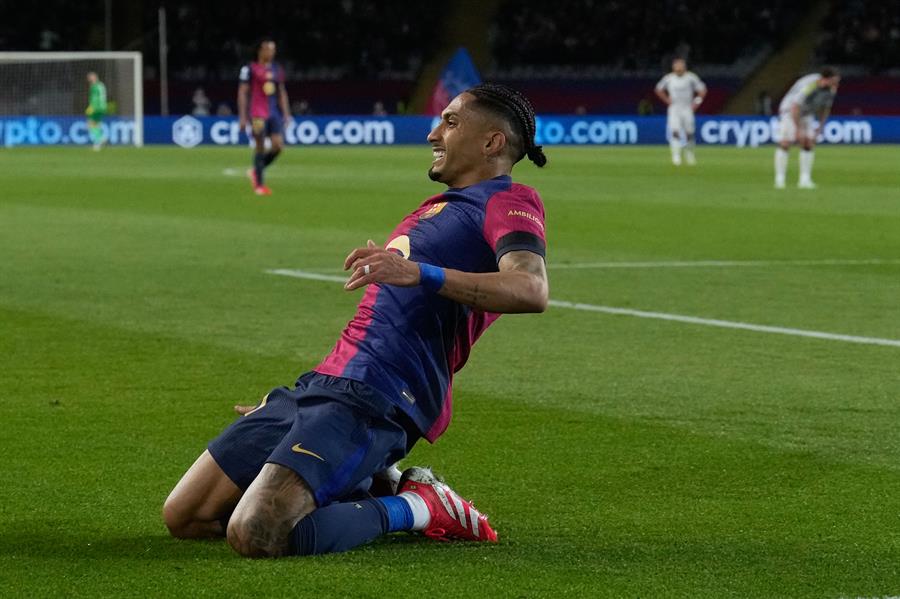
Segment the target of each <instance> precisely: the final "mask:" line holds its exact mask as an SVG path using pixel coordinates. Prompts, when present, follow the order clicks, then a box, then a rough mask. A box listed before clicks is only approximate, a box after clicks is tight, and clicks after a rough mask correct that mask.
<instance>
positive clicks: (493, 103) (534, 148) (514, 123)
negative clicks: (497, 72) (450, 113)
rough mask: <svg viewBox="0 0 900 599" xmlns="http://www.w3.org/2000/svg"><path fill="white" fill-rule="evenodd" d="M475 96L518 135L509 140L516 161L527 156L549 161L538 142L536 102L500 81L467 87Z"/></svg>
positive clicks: (540, 163) (539, 162)
mask: <svg viewBox="0 0 900 599" xmlns="http://www.w3.org/2000/svg"><path fill="white" fill-rule="evenodd" d="M466 93H468V94H472V95H473V96H475V99H476V102H477V104H478V105H480V106H482V107H484V108H487V109H488V110H490V111H491V112H493V113H495V114H497V115H498V116H500V117H502V118H503V119H504V120H506V121H507V122H508V123H509V125H510V127H511V128H512V130H513V133H514V134H515V136H516V137H517V138H518V139H515V140H510V141H511V142H512V144H513V145H514V146H517V147H516V148H515V149H516V150H518V151H517V152H516V160H515V161H516V162H518V161H520V160H522V158H524V157H525V156H528V159H529V160H531V161H532V162H533V163H535V164H536V165H537V166H544V165H545V164H547V157H546V156H544V150H543V148H542V146H538V145H535V143H534V135H535V132H536V128H537V127H536V125H535V120H534V106H532V105H531V102H529V101H528V98H526V97H525V96H524V95H522V94H521V93H520V92H518V91H516V90H514V89H512V88H511V87H507V86H505V85H500V84H499V83H482V84H480V85H476V86H475V87H472V88H469V89H467V90H466Z"/></svg>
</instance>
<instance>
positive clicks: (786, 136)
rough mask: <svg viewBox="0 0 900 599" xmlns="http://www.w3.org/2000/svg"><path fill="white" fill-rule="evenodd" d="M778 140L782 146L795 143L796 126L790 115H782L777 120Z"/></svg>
mask: <svg viewBox="0 0 900 599" xmlns="http://www.w3.org/2000/svg"><path fill="white" fill-rule="evenodd" d="M778 139H779V141H780V142H781V144H782V145H789V144H792V143H794V142H795V141H797V125H796V124H795V123H794V119H793V118H792V117H791V115H790V114H782V115H781V118H780V119H779V120H778Z"/></svg>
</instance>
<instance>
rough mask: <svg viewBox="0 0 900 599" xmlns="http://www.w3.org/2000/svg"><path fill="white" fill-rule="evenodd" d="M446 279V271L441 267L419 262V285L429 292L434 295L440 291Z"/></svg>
mask: <svg viewBox="0 0 900 599" xmlns="http://www.w3.org/2000/svg"><path fill="white" fill-rule="evenodd" d="M446 278H447V275H446V274H444V269H443V268H441V267H440V266H434V265H432V264H425V263H424V262H419V285H421V286H422V287H424V288H425V289H427V290H428V291H431V292H433V293H437V292H438V291H440V290H441V287H443V286H444V280H445V279H446Z"/></svg>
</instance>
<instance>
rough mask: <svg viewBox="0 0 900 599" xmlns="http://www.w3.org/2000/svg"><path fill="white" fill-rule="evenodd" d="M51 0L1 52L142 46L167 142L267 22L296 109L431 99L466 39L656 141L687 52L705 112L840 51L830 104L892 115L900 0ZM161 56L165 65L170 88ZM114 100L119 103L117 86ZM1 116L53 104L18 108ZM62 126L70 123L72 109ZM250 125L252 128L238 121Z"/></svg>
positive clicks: (323, 110) (546, 87) (230, 81)
mask: <svg viewBox="0 0 900 599" xmlns="http://www.w3.org/2000/svg"><path fill="white" fill-rule="evenodd" d="M45 7H46V10H42V11H40V12H39V13H38V11H23V12H22V14H21V15H20V16H19V17H18V18H17V19H15V20H9V19H7V20H5V21H4V22H3V23H2V24H0V51H17V50H23V51H34V50H39V51H56V52H60V51H62V52H65V51H86V50H96V51H100V50H113V51H122V50H126V51H139V52H141V53H142V54H143V84H144V85H143V105H144V114H145V115H147V116H148V117H151V118H150V120H148V121H147V127H146V130H147V141H148V142H149V143H171V139H170V135H169V132H170V131H171V130H172V122H173V121H171V120H159V119H156V120H153V117H156V116H158V115H160V114H162V115H163V116H168V115H174V116H179V115H188V114H190V115H193V116H198V117H217V120H219V121H221V120H223V119H225V120H231V119H233V115H234V113H235V111H236V105H235V104H236V102H235V95H236V94H235V87H236V85H235V81H236V72H237V69H238V68H239V66H240V65H241V64H243V63H245V62H247V61H248V60H250V59H251V57H252V55H253V48H254V45H255V43H256V42H257V41H258V39H259V37H260V35H263V34H262V33H260V32H266V34H268V35H270V36H271V37H273V38H274V39H276V40H277V41H278V57H277V60H278V61H279V62H280V63H281V64H283V65H284V66H285V68H286V73H287V89H288V92H289V95H290V98H291V106H292V112H293V113H294V115H295V116H297V117H299V118H300V119H305V118H306V117H309V116H313V115H357V116H362V115H368V116H375V117H388V118H387V119H386V120H388V121H390V120H391V118H390V117H391V116H395V115H416V114H423V113H424V114H432V113H433V110H432V109H431V107H430V105H429V98H430V97H431V95H432V92H433V90H434V88H435V85H436V84H438V83H439V82H440V81H441V78H442V75H443V74H444V69H445V67H446V65H447V63H448V60H449V59H450V58H451V57H452V56H453V53H454V52H455V51H456V50H457V49H458V48H464V49H466V50H467V52H468V54H469V56H471V59H472V61H473V63H474V65H475V67H476V69H477V71H478V72H480V74H481V76H482V78H483V79H485V80H492V81H499V82H503V83H508V84H510V85H513V86H515V87H517V88H519V89H521V90H523V91H524V92H525V93H527V94H528V95H529V97H530V98H532V100H533V102H534V104H535V107H536V109H537V111H538V113H539V114H542V115H545V116H546V115H576V116H592V115H606V116H610V115H622V116H624V115H629V116H640V117H644V118H646V119H647V120H645V121H644V122H645V123H646V126H644V125H642V124H641V121H634V120H631V121H629V122H631V123H634V124H635V125H636V126H638V127H639V129H640V131H639V134H638V135H636V136H634V137H636V139H637V143H659V142H660V141H662V139H661V137H660V136H659V135H658V133H656V134H654V132H658V131H659V123H660V122H661V120H660V119H661V116H659V115H663V114H664V113H665V107H664V106H663V105H662V104H661V103H660V102H659V100H658V99H657V98H656V97H655V95H654V94H653V86H654V84H655V82H656V81H657V80H658V79H659V77H660V76H661V75H662V74H663V73H665V72H667V71H668V69H669V63H670V61H671V58H672V57H674V56H676V55H678V56H684V57H686V58H687V59H688V61H689V64H690V66H691V68H692V69H693V70H695V71H696V72H698V73H699V74H700V75H701V77H703V79H704V80H705V82H706V83H707V85H708V88H709V92H708V95H707V98H706V100H705V102H704V103H703V105H702V106H701V108H700V109H699V112H698V113H699V115H701V116H710V115H720V116H721V115H742V116H745V117H746V116H755V117H758V118H762V119H764V120H766V119H767V120H769V121H770V122H771V117H772V115H773V112H774V113H777V105H778V101H779V100H780V98H781V96H782V95H783V93H784V91H785V90H786V89H787V88H788V87H789V86H790V84H791V83H792V82H793V81H794V80H795V79H796V77H797V76H799V75H800V74H803V73H806V72H809V71H810V70H812V69H815V68H817V67H818V66H819V65H822V64H826V63H827V64H834V65H837V66H839V67H840V68H841V72H842V74H843V81H842V86H841V91H840V93H839V94H838V96H837V99H836V102H835V105H834V109H833V114H834V115H835V116H836V117H843V118H844V119H847V120H849V121H850V122H854V121H856V122H859V121H860V120H865V119H867V118H868V117H871V116H875V115H878V116H897V115H900V66H898V65H900V49H898V48H900V16H898V14H900V9H898V4H897V2H896V1H892V2H873V1H870V2H867V1H852V2H837V1H835V2H828V1H818V2H816V1H812V0H804V1H799V2H794V3H790V4H786V3H783V2H779V1H777V0H766V1H764V2H757V3H751V2H729V3H725V2H712V3H699V2H694V3H692V2H665V3H656V2H649V1H646V0H640V1H638V2H633V3H628V4H627V5H625V4H622V3H617V2H611V3H602V2H592V1H588V0H565V1H564V2H562V3H557V4H553V5H552V6H551V5H548V4H546V3H542V2H534V1H528V0H526V1H519V2H514V1H509V0H491V1H487V2H480V3H472V2H455V3H447V4H443V5H440V6H438V5H434V4H431V3H415V4H413V5H409V4H407V3H401V2H390V1H389V2H361V1H358V0H344V1H342V2H328V1H324V0H320V1H311V2H301V3H277V2H259V3H248V4H238V5H235V6H232V5H230V4H224V3H218V2H202V1H193V2H179V3H173V4H171V5H165V4H160V3H157V2H130V3H115V2H112V1H111V0H107V1H106V2H104V1H103V0H95V1H94V2H88V3H86V4H79V5H73V4H71V3H66V2H61V1H53V2H48V3H45ZM161 19H164V21H163V23H162V29H161ZM161 30H164V32H165V33H164V37H163V36H162V35H161ZM163 40H165V41H163ZM161 44H162V45H164V47H165V53H164V54H161V53H160V49H161V48H160V46H161ZM162 63H165V69H163V68H162ZM162 72H165V73H167V74H166V76H165V83H164V85H163V87H164V88H165V90H166V92H165V93H164V97H163V96H161V73H162ZM111 100H112V101H113V102H114V103H115V101H116V98H115V97H113V98H111ZM74 114H76V115H77V114H78V112H75V113H74ZM3 116H5V117H12V116H19V117H22V116H31V117H37V118H40V117H42V116H48V115H46V114H40V113H39V111H37V112H34V111H32V112H28V111H27V110H23V111H20V113H19V114H17V115H11V114H6V115H3ZM52 116H64V115H52ZM648 117H649V118H648ZM215 122H216V120H209V119H207V120H206V121H205V124H204V129H205V131H204V133H203V135H202V143H213V144H221V143H224V140H226V139H229V140H231V139H232V138H233V137H234V136H233V135H227V136H226V135H221V134H220V135H214V134H213V132H212V131H210V129H211V128H212V127H213V125H214V124H215ZM396 122H397V123H398V126H399V127H400V131H399V132H398V133H397V134H395V136H394V137H395V140H396V141H395V143H414V140H417V139H418V136H419V135H420V134H421V132H422V131H423V130H424V131H427V127H428V124H426V123H427V121H421V122H417V121H406V120H404V119H400V120H397V121H396ZM592 122H593V121H592ZM613 122H621V119H619V121H615V120H614V121H609V120H607V121H601V124H600V125H596V126H594V129H593V130H592V134H591V135H584V134H582V135H579V134H578V132H577V131H576V132H575V134H572V132H571V123H569V124H567V125H564V126H563V128H564V129H565V133H564V134H559V135H556V134H553V135H551V136H549V139H547V140H544V139H542V140H541V141H542V142H550V143H634V141H629V140H630V139H631V137H630V136H629V135H622V136H617V135H616V134H615V133H608V132H604V128H614V127H615V126H614V125H613V124H612V123H613ZM757 122H760V121H759V120H758V121H757ZM602 123H605V125H604V124H602ZM42 124H43V123H42V122H41V121H31V122H25V121H21V120H20V121H19V122H18V123H11V124H8V125H7V127H12V131H9V129H7V133H6V135H5V136H4V141H5V144H6V145H17V144H19V143H41V142H43V143H59V142H58V141H57V142H54V139H63V138H64V139H66V140H68V139H69V138H70V137H73V138H74V139H75V140H77V139H81V137H83V136H79V135H77V133H76V134H75V135H72V136H69V135H54V134H53V132H52V131H51V134H50V135H37V134H36V133H34V131H36V130H39V129H40V127H41V125H42ZM590 124H591V123H588V124H587V125H586V126H585V127H584V128H585V129H587V128H588V127H589V126H590ZM62 126H63V127H64V128H65V130H66V131H68V129H69V127H70V124H63V125H62ZM747 126H748V127H751V125H747ZM773 126H774V124H773ZM868 126H869V127H870V128H871V127H872V123H871V122H869V125H868ZM874 126H875V133H874V136H873V135H868V136H864V135H860V134H856V135H853V134H849V133H848V134H846V135H842V134H841V132H838V131H837V130H833V131H832V135H831V136H830V137H831V138H832V139H831V140H828V139H826V140H825V141H826V142H827V141H832V140H834V141H846V142H855V143H860V142H865V143H872V142H873V141H874V142H876V143H877V142H896V141H900V125H898V124H897V123H896V122H891V121H881V122H876V123H875V125H874ZM711 127H714V128H715V129H716V131H715V132H713V133H712V134H707V135H704V134H703V133H704V131H703V130H702V128H701V135H700V141H701V143H703V142H705V143H717V142H716V140H717V139H718V132H719V131H720V130H721V129H722V127H721V124H719V125H711ZM727 127H728V128H730V127H732V125H728V126H727ZM734 127H735V128H736V129H737V128H739V127H740V124H737V125H734ZM752 127H755V128H756V129H757V130H758V132H756V133H755V134H754V140H753V142H751V143H749V145H757V143H765V142H769V141H771V135H768V136H764V137H761V135H760V133H759V132H761V131H762V127H761V126H760V125H752ZM848 127H850V128H852V126H848ZM220 128H221V126H220ZM312 129H313V131H316V128H315V127H312ZM407 129H410V132H409V133H406V130H407ZM598 131H599V134H598V133H597V132H598ZM308 133H309V131H307V134H306V135H304V134H303V132H302V131H301V132H300V133H299V135H290V136H289V137H290V139H289V142H291V141H293V138H295V137H299V138H300V139H301V140H304V139H305V140H307V141H303V143H336V140H342V136H340V135H329V136H326V135H324V132H322V134H320V135H309V134H308ZM707 133H708V131H707ZM125 137H126V136H125V135H122V134H117V133H116V132H114V133H113V135H111V136H110V138H111V139H112V140H113V141H114V142H115V141H118V140H119V139H120V138H122V139H125ZM349 137H350V139H351V140H352V139H354V138H359V136H356V135H350V136H349ZM376 137H377V136H376ZM620 137H621V139H619V138H620ZM725 137H728V136H727V135H726V136H725ZM740 137H741V133H739V132H738V131H735V132H734V133H733V134H732V135H731V136H730V137H729V138H728V142H727V143H735V144H736V145H748V143H747V141H748V140H747V139H746V135H745V139H744V141H743V142H742V140H741V139H740ZM371 138H372V136H364V137H361V139H363V143H385V142H384V141H374V142H373V141H368V140H370V139H371ZM845 138H846V139H845ZM216 140H218V141H216ZM240 141H241V143H243V142H244V141H245V140H244V137H243V136H240ZM231 143H233V142H231ZM339 143H359V141H358V140H357V141H350V142H343V141H339ZM718 143H721V142H718Z"/></svg>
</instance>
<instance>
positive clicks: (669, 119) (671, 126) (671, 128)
mask: <svg viewBox="0 0 900 599" xmlns="http://www.w3.org/2000/svg"><path fill="white" fill-rule="evenodd" d="M666 130H667V131H668V132H669V135H671V136H672V137H674V138H676V139H678V138H680V137H681V123H680V122H679V120H678V111H677V110H676V108H675V107H674V106H669V109H668V110H667V111H666Z"/></svg>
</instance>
